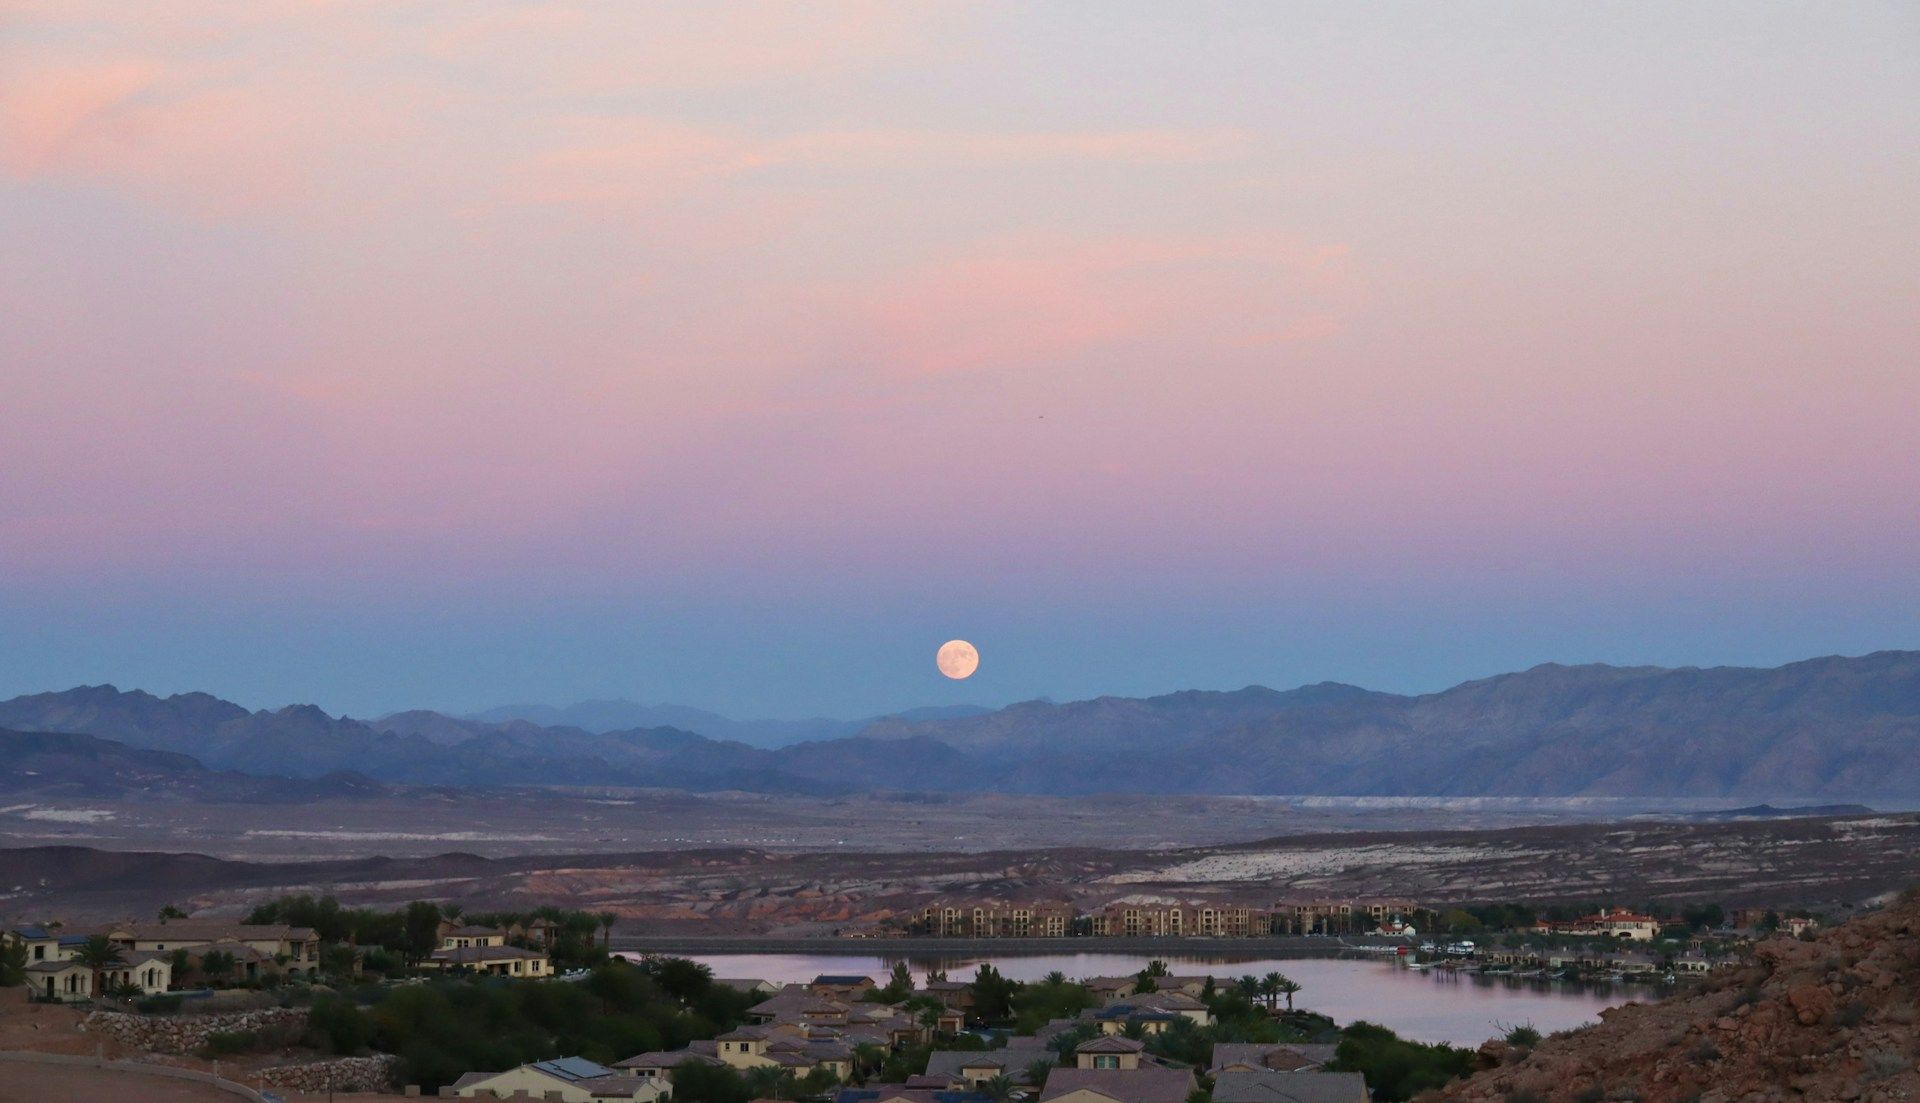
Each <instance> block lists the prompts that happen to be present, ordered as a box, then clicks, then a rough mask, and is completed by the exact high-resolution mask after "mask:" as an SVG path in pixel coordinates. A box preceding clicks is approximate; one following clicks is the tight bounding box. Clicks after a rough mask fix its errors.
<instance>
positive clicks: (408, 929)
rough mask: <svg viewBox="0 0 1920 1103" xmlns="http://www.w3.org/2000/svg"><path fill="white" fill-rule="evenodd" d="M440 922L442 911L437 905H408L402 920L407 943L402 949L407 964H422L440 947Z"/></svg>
mask: <svg viewBox="0 0 1920 1103" xmlns="http://www.w3.org/2000/svg"><path fill="white" fill-rule="evenodd" d="M440 920H441V911H440V907H439V905H437V904H433V903H431V902H429V901H425V900H415V901H414V902H413V903H411V904H408V905H407V910H406V911H405V913H403V915H402V918H401V928H402V930H403V932H404V938H405V943H404V944H403V945H402V946H401V947H400V950H401V951H402V952H403V953H405V954H406V956H407V964H409V965H418V964H420V962H421V961H423V960H425V959H426V957H427V955H428V954H431V953H433V951H434V949H435V948H437V947H438V946H439V945H440Z"/></svg>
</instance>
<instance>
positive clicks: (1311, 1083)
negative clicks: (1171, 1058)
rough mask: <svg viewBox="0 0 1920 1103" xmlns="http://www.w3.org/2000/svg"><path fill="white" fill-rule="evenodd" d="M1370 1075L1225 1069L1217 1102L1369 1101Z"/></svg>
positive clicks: (1218, 1083) (1216, 1090)
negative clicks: (1229, 1070) (1228, 1070)
mask: <svg viewBox="0 0 1920 1103" xmlns="http://www.w3.org/2000/svg"><path fill="white" fill-rule="evenodd" d="M1368 1099H1369V1096H1368V1094H1367V1078H1366V1077H1364V1076H1362V1075H1360V1074H1359V1073H1357V1072H1273V1071H1263V1072H1223V1073H1221V1074H1220V1075H1219V1076H1217V1077H1215V1078H1214V1082H1213V1103H1367V1101H1368Z"/></svg>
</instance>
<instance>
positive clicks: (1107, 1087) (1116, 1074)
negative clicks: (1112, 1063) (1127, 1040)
mask: <svg viewBox="0 0 1920 1103" xmlns="http://www.w3.org/2000/svg"><path fill="white" fill-rule="evenodd" d="M1197 1086H1198V1085H1197V1084H1196V1083H1195V1081H1194V1079H1193V1073H1192V1072H1191V1071H1190V1070H1188V1069H1171V1068H1166V1067H1164V1066H1161V1065H1141V1066H1140V1067H1139V1068H1135V1069H1054V1070H1053V1071H1052V1072H1051V1073H1049V1074H1048V1075H1047V1083H1046V1086H1045V1087H1044V1088H1042V1089H1041V1090H1040V1103H1186V1099H1187V1096H1188V1095H1190V1094H1192V1092H1193V1090H1194V1088H1196V1087H1197Z"/></svg>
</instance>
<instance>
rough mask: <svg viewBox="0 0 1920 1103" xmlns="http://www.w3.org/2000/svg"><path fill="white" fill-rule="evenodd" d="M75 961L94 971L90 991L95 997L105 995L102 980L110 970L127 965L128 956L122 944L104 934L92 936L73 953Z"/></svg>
mask: <svg viewBox="0 0 1920 1103" xmlns="http://www.w3.org/2000/svg"><path fill="white" fill-rule="evenodd" d="M73 960H75V961H77V962H79V963H80V964H82V965H84V966H86V967H87V968H89V969H91V970H93V987H92V988H91V989H89V991H91V992H92V993H93V994H94V995H95V996H102V995H105V992H104V991H103V988H104V985H103V984H102V983H101V979H102V978H103V977H104V976H105V975H106V972H107V970H108V969H111V968H113V967H114V966H116V965H125V964H126V963H127V955H126V953H125V951H123V950H121V949H120V944H119V943H117V942H115V941H113V940H112V939H110V938H108V937H107V936H106V935H103V934H90V935H88V936H87V940H86V941H85V942H83V943H81V944H80V948H79V949H78V950H75V951H74V952H73Z"/></svg>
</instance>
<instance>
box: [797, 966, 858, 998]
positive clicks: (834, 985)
mask: <svg viewBox="0 0 1920 1103" xmlns="http://www.w3.org/2000/svg"><path fill="white" fill-rule="evenodd" d="M873 988H874V984H873V978H872V977H860V976H850V975H835V974H830V973H823V974H821V975H820V976H817V977H815V978H813V981H812V983H810V984H808V985H807V991H809V992H812V993H813V994H814V995H816V996H823V997H825V998H827V999H842V1000H857V999H862V998H864V997H865V996H866V994H867V993H868V992H871V991H873Z"/></svg>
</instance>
